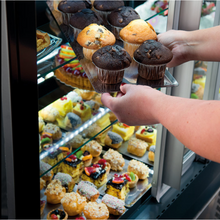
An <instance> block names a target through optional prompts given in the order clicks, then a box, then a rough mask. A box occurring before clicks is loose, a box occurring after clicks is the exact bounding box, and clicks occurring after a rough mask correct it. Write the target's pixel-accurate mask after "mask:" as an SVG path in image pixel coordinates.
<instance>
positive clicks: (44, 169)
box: [40, 161, 54, 185]
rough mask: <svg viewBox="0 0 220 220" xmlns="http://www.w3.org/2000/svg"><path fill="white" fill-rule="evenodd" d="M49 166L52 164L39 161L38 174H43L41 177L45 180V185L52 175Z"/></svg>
mask: <svg viewBox="0 0 220 220" xmlns="http://www.w3.org/2000/svg"><path fill="white" fill-rule="evenodd" d="M51 168H52V166H51V165H50V164H48V163H45V162H43V161H40V175H43V176H42V179H43V180H44V181H45V182H46V185H48V184H49V183H50V181H51V180H52V178H53V175H54V172H53V170H52V169H51Z"/></svg>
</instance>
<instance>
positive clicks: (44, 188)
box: [1, 0, 220, 219]
mask: <svg viewBox="0 0 220 220" xmlns="http://www.w3.org/2000/svg"><path fill="white" fill-rule="evenodd" d="M161 2H162V3H163V4H160V5H159V6H160V7H159V6H158V5H157V4H158V1H151V0H149V1H138V2H137V1H124V4H125V6H129V7H133V8H135V10H136V11H137V12H138V13H139V15H140V18H141V19H143V20H145V21H148V22H149V23H150V24H151V25H152V26H153V27H154V28H155V31H156V32H157V34H159V33H162V32H165V31H167V30H169V29H182V30H196V29H198V28H205V27H204V26H202V25H201V23H202V20H204V16H205V15H203V17H202V18H201V9H202V5H203V3H202V1H169V2H168V1H161ZM58 4H59V1H36V2H34V1H31V2H10V1H9V2H1V6H2V12H3V14H2V16H3V18H4V19H2V20H3V25H2V30H3V33H4V34H3V35H2V42H3V46H4V48H3V49H4V50H3V51H4V52H5V54H4V55H5V56H4V57H3V59H4V60H3V61H4V65H3V66H2V72H3V71H4V73H5V74H1V80H2V82H4V83H2V88H1V90H2V99H1V100H2V104H4V105H2V113H1V117H2V124H1V126H2V146H4V148H2V155H4V156H2V165H3V166H4V167H5V170H3V174H4V175H2V178H4V179H5V183H6V186H5V188H4V189H5V192H7V193H6V195H7V196H6V195H5V197H6V198H5V199H4V200H5V201H6V202H5V203H4V207H6V208H5V209H3V206H2V210H5V212H4V213H5V214H2V216H8V218H36V219H40V218H42V219H45V218H47V215H48V213H49V212H50V211H52V210H54V209H59V208H60V209H63V203H62V202H61V199H62V198H63V197H64V194H63V195H62V196H61V197H62V198H61V197H60V198H59V201H55V200H56V199H54V198H53V199H52V200H50V198H48V197H50V196H51V194H52V193H51V191H52V188H53V187H57V188H59V187H60V188H62V187H63V188H65V190H64V191H65V192H66V193H71V192H74V193H76V192H77V191H78V190H79V189H78V188H79V183H80V182H82V180H83V181H90V182H92V183H93V184H94V185H96V187H95V188H97V190H98V192H97V193H98V195H99V196H98V198H97V200H96V201H97V202H98V203H100V202H101V201H102V198H103V197H104V196H105V195H106V194H107V190H108V189H109V188H110V186H113V185H117V184H119V185H120V184H121V183H123V184H125V183H127V185H126V184H125V185H126V186H127V187H128V183H129V181H131V180H133V178H134V177H133V176H132V175H133V174H131V176H126V175H125V176H123V175H124V173H126V172H128V170H129V169H128V167H129V165H130V164H131V162H132V161H134V160H135V161H136V162H138V166H140V167H142V166H143V167H144V168H143V169H146V172H145V174H148V175H147V177H146V176H145V177H144V178H143V179H140V180H139V181H138V182H137V185H136V186H135V187H134V188H130V189H129V190H128V191H129V192H127V196H126V199H124V207H125V210H124V213H123V214H121V215H119V216H114V215H110V216H109V218H111V219H118V218H121V219H126V218H133V219H135V218H142V219H143V218H154V219H157V218H161V217H163V216H166V215H164V213H166V214H167V216H169V212H172V211H173V208H172V207H175V206H176V204H178V201H177V202H176V203H175V201H176V200H177V198H178V197H179V195H180V194H181V195H182V198H183V197H184V195H186V194H184V190H185V189H186V188H187V187H185V186H186V185H187V184H188V186H189V185H192V187H193V184H191V183H192V181H191V179H193V178H194V179H195V175H196V177H197V176H199V175H202V174H203V173H204V176H208V173H209V172H208V171H207V170H210V169H213V170H216V172H217V171H218V170H219V167H218V165H217V164H212V162H210V161H207V160H205V159H204V160H203V159H202V158H199V157H197V155H196V154H195V153H194V152H192V151H190V150H188V149H187V146H183V144H181V143H180V142H179V141H178V140H177V139H176V138H175V137H174V136H173V135H172V134H171V133H169V131H168V130H167V129H166V128H165V127H163V126H162V125H161V124H158V125H151V126H142V127H139V126H128V125H126V124H123V123H120V122H119V121H118V119H117V118H116V117H115V115H114V114H113V113H112V112H111V111H110V110H109V109H108V108H106V107H105V106H104V105H103V104H102V102H101V94H100V93H98V92H97V91H96V89H94V88H93V86H94V84H92V83H91V82H90V81H91V80H90V81H89V79H90V78H89V79H88V76H87V75H88V74H90V71H91V69H92V66H91V65H90V66H87V65H84V64H85V63H84V60H83V58H82V54H83V53H82V48H81V47H79V45H78V43H77V41H76V40H75V38H74V34H73V32H72V31H73V30H72V29H71V28H70V26H69V24H68V23H67V22H66V21H68V17H66V15H65V14H64V13H62V12H61V11H59V9H58ZM209 4H210V3H209ZM209 4H208V5H209ZM215 4H216V5H215V6H214V8H213V10H215V14H214V16H212V19H213V24H212V25H213V26H214V25H218V24H219V20H220V19H219V8H220V7H219V2H218V1H216V3H215ZM207 7H208V6H207ZM209 7H211V6H209ZM93 10H94V9H93ZM203 13H205V12H203ZM212 13H213V12H212ZM34 15H35V16H34ZM186 15H187V16H186ZM209 15H210V16H211V13H210V14H209ZM203 23H204V21H203ZM107 28H109V27H108V26H107ZM27 30H28V31H27ZM36 30H37V31H39V33H37V35H36ZM36 36H37V39H36ZM42 39H43V41H42ZM45 39H49V43H48V44H47V46H46V47H45V48H43V49H40V50H39V51H38V47H39V46H40V45H41V43H42V42H44V41H46V40H45ZM117 44H118V45H123V44H121V42H120V40H117ZM7 45H9V46H8V47H7ZM197 62H198V61H197ZM197 62H193V61H192V62H188V63H186V64H183V65H181V66H178V67H175V68H172V69H167V71H168V73H169V74H170V76H171V77H172V79H175V80H176V82H177V84H176V85H175V86H168V87H166V86H164V87H158V86H157V89H159V90H160V91H161V92H163V93H165V94H168V95H173V96H180V97H186V98H190V97H192V95H191V93H192V90H191V89H192V83H193V79H194V80H195V74H197V73H198V71H199V70H198V69H196V68H195V67H198V66H196V65H200V64H198V63H197ZM202 65H205V64H204V63H203V64H202ZM200 67H201V66H200ZM203 67H204V66H202V68H203ZM206 70H207V73H208V72H209V71H212V75H211V74H210V75H211V76H209V78H208V77H207V79H206V85H209V86H205V89H204V94H203V99H218V94H219V87H220V86H219V85H220V80H219V74H218V72H219V66H218V64H216V63H211V64H208V66H206ZM88 71H89V73H88ZM196 71H197V72H196ZM65 74H66V75H68V76H69V75H71V78H68V80H67V78H65V77H64V78H63V76H64V75H65ZM193 74H194V75H193ZM66 75H65V76H66ZM198 75H201V74H198ZM207 76H208V74H207ZM193 77H194V78H193ZM126 83H133V81H128V80H127V81H126ZM171 83H172V81H171ZM115 94H116V90H115V88H114V89H113V90H112V95H115ZM143 130H144V131H143ZM148 130H149V131H148ZM146 131H147V132H148V133H150V135H149V136H150V137H148V138H147V140H146V138H145V139H144V140H145V141H143V139H141V138H140V137H141V134H143V133H144V132H146ZM132 138H137V139H138V140H141V141H142V142H144V146H145V151H144V152H143V153H142V154H141V156H140V155H137V153H134V152H131V151H129V149H128V148H129V146H130V140H131V139H132ZM114 141H115V142H114ZM151 146H154V150H152V151H151V150H150V147H151ZM128 151H129V152H128ZM152 154H153V157H154V159H151V158H150V155H152ZM109 157H110V159H109ZM117 157H120V159H119V161H117V160H116V159H115V158H117ZM103 159H104V160H103ZM139 162H140V163H139ZM116 163H119V164H120V163H121V165H119V166H116V168H115V164H116ZM109 165H110V166H111V170H110V171H109V170H108V169H107V168H108V166H109ZM97 170H99V171H97ZM100 170H101V171H100ZM39 171H40V173H39ZM4 172H5V173H4ZM100 172H101V173H102V172H103V173H105V174H106V173H108V175H101V176H104V177H105V179H104V180H102V181H101V180H99V181H100V182H101V183H100V182H99V183H98V181H97V179H96V181H95V179H94V178H92V177H91V176H92V174H94V173H98V174H100ZM129 172H130V171H129ZM133 172H134V171H133ZM216 172H213V175H212V177H213V176H214V174H215V173H216ZM62 174H65V175H62ZM59 176H61V177H59ZM98 176H99V175H98ZM63 178H68V180H70V179H71V180H73V181H72V182H74V183H73V185H71V186H69V185H68V183H69V182H70V181H68V183H66V182H65V181H64V180H63ZM97 178H98V177H97ZM21 179H22V184H18V183H19V181H21ZM57 179H58V180H59V181H57ZM213 179H214V177H213ZM61 180H62V181H61ZM117 181H119V182H117ZM57 182H59V183H57ZM64 182H65V183H64ZM60 183H61V185H62V184H63V185H62V186H61V185H60ZM49 184H50V185H49ZM52 184H58V185H59V186H57V185H56V186H55V185H52ZM65 184H66V185H65ZM207 184H208V183H207ZM48 185H49V187H48ZM216 185H217V184H216ZM188 188H190V187H188ZM92 189H93V188H92ZM214 189H216V186H215V187H213V190H214ZM50 193H51V194H50ZM49 194H50V195H49ZM52 197H53V195H52ZM21 198H22V203H21V201H20V200H21ZM120 198H121V197H120ZM174 198H175V199H174ZM122 199H123V198H122ZM206 199H208V197H206ZM39 200H40V205H41V206H39ZM23 201H25V202H23ZM171 201H172V202H171ZM181 201H182V200H180V202H181ZM183 201H184V200H183ZM171 204H172V206H171ZM24 207H25V208H24ZM39 207H42V209H41V210H40V209H39ZM151 210H153V212H152V211H151ZM170 210H171V211H170ZM165 211H166V212H165ZM175 214H176V213H175V212H174V216H175ZM79 216H81V212H79V213H77V214H76V213H75V214H74V215H73V216H69V218H70V219H71V218H72V219H75V218H77V217H79ZM167 216H166V217H167ZM176 216H178V215H177V214H176ZM83 217H84V214H83ZM169 218H172V216H171V215H170V216H169Z"/></svg>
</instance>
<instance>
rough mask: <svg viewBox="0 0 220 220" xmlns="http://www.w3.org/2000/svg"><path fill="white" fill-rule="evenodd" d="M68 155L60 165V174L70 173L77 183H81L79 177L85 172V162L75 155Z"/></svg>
mask: <svg viewBox="0 0 220 220" xmlns="http://www.w3.org/2000/svg"><path fill="white" fill-rule="evenodd" d="M69 154H70V153H67V155H68V157H67V158H66V159H65V160H64V161H63V162H62V163H61V164H60V165H59V168H58V172H61V173H68V174H69V175H70V176H72V178H73V179H74V181H75V183H78V182H79V177H80V175H81V173H82V171H83V162H82V161H81V160H80V159H78V158H77V157H76V156H75V155H73V154H71V155H70V156H69Z"/></svg>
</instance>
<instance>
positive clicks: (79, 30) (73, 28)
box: [69, 24, 82, 39]
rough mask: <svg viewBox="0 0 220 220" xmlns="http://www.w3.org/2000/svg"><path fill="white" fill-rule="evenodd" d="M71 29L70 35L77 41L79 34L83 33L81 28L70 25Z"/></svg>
mask: <svg viewBox="0 0 220 220" xmlns="http://www.w3.org/2000/svg"><path fill="white" fill-rule="evenodd" d="M69 27H70V34H71V35H72V37H74V38H75V39H76V38H77V36H78V34H79V33H80V32H81V31H82V30H81V29H79V28H76V27H73V26H72V25H71V24H69Z"/></svg>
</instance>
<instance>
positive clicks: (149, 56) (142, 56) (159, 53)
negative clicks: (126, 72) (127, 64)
mask: <svg viewBox="0 0 220 220" xmlns="http://www.w3.org/2000/svg"><path fill="white" fill-rule="evenodd" d="M172 58H173V54H172V52H171V51H170V50H169V49H168V48H167V47H165V46H164V45H163V44H161V43H160V42H158V41H155V40H147V41H145V42H144V43H143V44H141V46H140V47H139V48H138V49H137V50H135V52H134V60H135V61H136V62H137V63H138V74H139V75H140V76H141V77H143V78H144V79H147V80H159V79H162V78H163V77H164V74H165V70H166V64H167V63H169V62H170V61H171V59H172Z"/></svg>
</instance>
